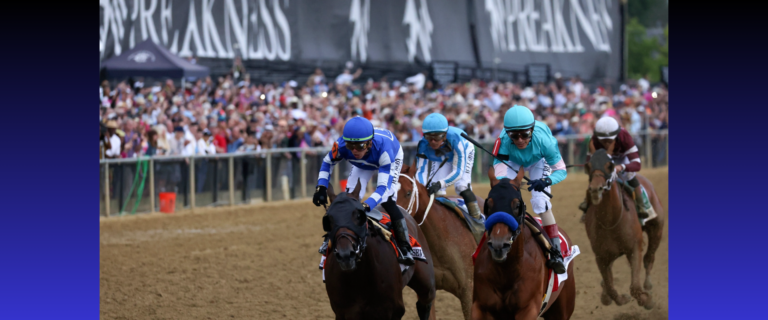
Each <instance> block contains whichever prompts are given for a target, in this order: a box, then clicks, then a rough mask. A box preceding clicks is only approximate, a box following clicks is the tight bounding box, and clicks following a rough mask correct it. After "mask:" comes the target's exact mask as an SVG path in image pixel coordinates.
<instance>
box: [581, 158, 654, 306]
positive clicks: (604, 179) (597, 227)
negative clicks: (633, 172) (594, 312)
mask: <svg viewBox="0 0 768 320" xmlns="http://www.w3.org/2000/svg"><path fill="white" fill-rule="evenodd" d="M585 167H586V170H587V172H589V190H587V201H589V202H590V203H589V208H588V209H587V212H586V216H585V218H584V225H585V227H586V229H587V236H589V242H590V243H591V244H592V251H594V253H595V261H596V262H597V267H598V268H599V269H600V274H601V275H602V277H603V281H602V287H603V293H602V295H601V297H600V301H601V302H602V303H603V304H604V305H610V304H611V301H614V302H616V304H617V305H623V304H625V303H627V302H629V300H630V297H629V296H628V295H626V294H623V295H619V294H618V293H617V292H616V289H615V288H614V287H613V272H612V270H611V268H612V266H613V261H615V260H616V259H617V258H619V257H621V256H622V255H627V259H628V260H629V266H630V268H631V269H632V284H631V285H630V289H629V290H630V293H631V294H632V297H634V298H635V299H637V304H638V305H640V306H643V307H645V308H646V309H649V310H650V309H652V308H653V299H652V297H651V295H650V293H649V292H646V290H648V291H650V290H651V288H652V287H653V286H652V284H651V269H652V268H653V262H654V260H655V259H656V257H655V255H656V249H658V248H659V243H661V235H662V232H663V230H664V221H665V218H666V215H665V213H664V211H663V209H662V207H661V202H659V197H658V196H657V195H656V191H655V190H654V189H653V185H651V183H650V182H649V181H648V179H646V178H645V177H643V176H641V175H639V174H638V175H637V176H636V177H637V180H638V181H639V182H640V183H641V184H642V185H643V187H645V191H646V192H647V193H648V200H650V202H651V204H652V205H653V209H654V210H655V211H656V214H657V215H658V216H657V217H656V218H654V219H653V220H650V221H648V222H646V224H645V226H644V227H642V226H641V225H640V221H639V220H638V217H637V211H636V209H635V204H634V201H633V200H632V198H631V196H630V195H628V194H627V193H626V192H622V190H621V189H622V186H621V185H620V184H619V183H618V182H617V181H616V179H615V178H612V177H614V174H613V172H614V164H613V162H612V161H611V158H610V156H609V155H608V153H606V152H605V149H600V150H597V151H596V152H595V153H594V155H592V158H591V159H590V160H589V163H587V164H586V165H585ZM622 200H623V201H622ZM643 232H646V233H647V234H648V250H647V251H646V253H645V257H644V258H643V262H644V264H645V285H644V287H641V286H640V272H641V271H642V269H641V268H640V255H641V254H642V250H643ZM643 288H645V290H643Z"/></svg>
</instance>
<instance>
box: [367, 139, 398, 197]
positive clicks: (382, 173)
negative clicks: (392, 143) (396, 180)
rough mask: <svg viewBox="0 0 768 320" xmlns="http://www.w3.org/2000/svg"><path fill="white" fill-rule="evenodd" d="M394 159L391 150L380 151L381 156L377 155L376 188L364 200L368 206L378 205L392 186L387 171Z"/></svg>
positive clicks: (390, 168)
mask: <svg viewBox="0 0 768 320" xmlns="http://www.w3.org/2000/svg"><path fill="white" fill-rule="evenodd" d="M394 159H395V156H394V155H393V154H392V152H389V151H387V152H382V153H381V157H379V175H378V177H377V181H376V190H375V191H374V192H373V194H371V196H370V197H368V199H367V200H365V203H367V204H368V207H370V208H375V207H376V206H377V205H379V203H380V202H381V198H383V197H384V193H385V192H387V190H389V188H391V187H392V178H391V176H390V174H389V172H390V170H392V160H394Z"/></svg>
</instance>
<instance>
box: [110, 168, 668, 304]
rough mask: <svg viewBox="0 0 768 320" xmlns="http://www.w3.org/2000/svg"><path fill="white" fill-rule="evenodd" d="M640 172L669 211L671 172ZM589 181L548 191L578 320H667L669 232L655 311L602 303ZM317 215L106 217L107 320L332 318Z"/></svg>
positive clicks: (259, 210) (276, 207)
mask: <svg viewBox="0 0 768 320" xmlns="http://www.w3.org/2000/svg"><path fill="white" fill-rule="evenodd" d="M642 173H643V175H645V176H646V177H647V178H648V179H649V180H650V181H651V182H652V183H653V184H654V187H655V188H656V192H657V193H658V195H659V197H660V199H661V202H662V205H663V207H664V209H665V211H666V210H667V203H668V185H667V176H668V174H667V169H666V168H661V169H644V170H643V171H642ZM587 183H588V182H587V176H586V175H584V174H581V173H573V174H570V175H569V176H568V179H567V180H566V181H564V182H563V183H561V184H558V185H556V186H554V187H553V191H552V193H553V194H554V195H555V198H554V199H553V208H554V212H555V217H556V218H557V221H558V225H559V226H560V228H562V229H565V230H566V231H567V232H568V234H569V235H570V237H571V239H572V240H573V243H574V244H575V245H578V246H579V248H580V249H581V254H580V255H579V256H578V257H576V259H575V260H574V262H573V263H574V264H575V265H574V267H575V269H574V271H575V277H576V286H577V288H576V293H577V296H576V310H575V311H574V314H573V317H572V319H666V318H667V310H668V283H669V281H668V280H669V278H668V266H669V264H668V261H669V260H668V232H667V230H666V228H667V227H665V230H664V238H663V240H662V243H661V247H660V248H659V250H658V252H657V254H656V265H655V268H654V270H653V273H652V279H653V280H652V281H653V284H654V288H653V291H652V294H653V296H654V300H655V302H656V307H655V308H654V309H653V310H645V309H643V308H642V307H639V306H637V302H636V301H634V299H633V301H631V302H630V303H628V304H626V305H624V306H621V307H619V306H616V305H615V304H612V305H610V306H603V305H602V304H601V303H600V293H601V288H600V280H601V278H600V274H599V272H598V270H597V265H596V264H595V258H594V254H593V253H592V250H591V248H590V244H589V239H588V238H587V235H586V231H585V229H584V225H583V224H581V223H579V218H580V216H581V212H580V211H579V210H578V208H577V206H578V204H579V203H580V202H581V201H582V198H583V195H584V190H585V188H586V186H587ZM474 188H475V190H476V192H477V194H478V195H481V196H483V197H485V196H486V195H487V194H488V191H489V186H487V185H477V186H474ZM523 194H524V196H530V193H528V192H524V193H523ZM526 200H527V199H526ZM526 202H527V201H526ZM321 215H322V209H318V208H317V207H315V206H314V205H312V204H311V203H310V201H309V200H307V201H297V202H283V203H272V204H265V205H261V206H258V207H256V206H250V207H240V208H235V209H227V208H215V209H198V210H196V212H195V213H177V214H172V215H166V214H159V213H158V214H151V215H142V216H134V217H120V218H104V219H102V220H101V227H100V229H101V230H100V235H101V236H100V251H101V256H100V270H101V274H100V287H101V289H100V290H101V294H100V297H101V310H100V313H101V318H102V319H333V318H334V314H333V311H332V310H331V307H330V304H329V302H328V296H327V294H326V292H325V285H324V284H323V281H322V276H321V273H320V272H321V271H320V270H319V269H318V268H317V266H318V263H319V262H320V254H318V253H317V248H318V247H319V245H320V243H321V241H322V239H321V237H320V236H321V235H322V226H321V222H320V217H321ZM646 243H647V241H646ZM643 274H644V272H643ZM614 279H615V282H616V289H617V290H618V291H619V293H620V294H621V293H627V294H628V293H629V284H630V269H629V264H628V263H627V260H626V259H625V258H623V257H622V258H619V259H618V260H616V263H615V264H614ZM404 296H405V301H406V313H405V317H404V318H405V319H417V316H416V310H415V309H416V308H415V303H416V294H415V293H414V292H413V291H412V290H411V289H410V288H407V287H406V289H404ZM436 313H437V318H438V319H461V318H462V316H461V307H460V305H459V300H458V299H457V298H455V297H454V296H452V295H450V294H449V293H447V292H445V291H438V292H437V299H436Z"/></svg>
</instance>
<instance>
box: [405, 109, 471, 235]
mask: <svg viewBox="0 0 768 320" xmlns="http://www.w3.org/2000/svg"><path fill="white" fill-rule="evenodd" d="M421 130H422V132H424V138H422V139H421V140H420V141H419V145H418V148H417V150H418V151H417V154H416V158H417V162H416V168H417V170H416V179H417V180H418V181H419V182H420V183H421V184H422V185H425V186H426V187H427V194H428V195H432V194H435V193H437V194H439V195H445V189H446V188H448V187H450V186H451V185H453V186H454V189H455V190H456V194H458V195H460V196H461V197H462V198H464V203H466V205H467V211H469V215H471V216H472V217H473V218H475V219H479V218H480V207H479V206H478V205H477V198H476V197H475V194H474V193H472V186H471V184H470V183H471V182H472V166H473V164H474V162H475V147H474V146H473V145H472V144H471V143H469V141H467V140H466V139H464V138H463V137H462V136H461V134H462V133H464V131H463V130H461V129H459V128H456V127H453V126H449V125H448V119H446V118H445V116H443V115H442V114H440V113H432V114H430V115H428V116H427V117H426V118H424V122H423V124H422V126H421ZM443 162H444V164H443V165H442V166H441V165H440V163H443ZM430 168H432V170H434V173H431V172H432V170H430ZM430 175H431V179H432V182H431V184H430V185H428V186H427V182H428V181H427V180H428V179H430ZM481 236H482V234H481ZM478 240H479V239H478Z"/></svg>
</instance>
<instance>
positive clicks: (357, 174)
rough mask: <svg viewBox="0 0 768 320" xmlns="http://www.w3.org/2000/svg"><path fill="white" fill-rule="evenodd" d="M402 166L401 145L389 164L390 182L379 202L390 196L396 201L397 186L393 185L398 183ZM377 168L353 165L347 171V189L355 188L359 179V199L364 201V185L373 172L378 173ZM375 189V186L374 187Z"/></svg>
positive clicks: (380, 182) (382, 183) (378, 183)
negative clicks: (361, 167) (371, 168)
mask: <svg viewBox="0 0 768 320" xmlns="http://www.w3.org/2000/svg"><path fill="white" fill-rule="evenodd" d="M402 168H403V148H402V147H401V148H400V150H399V151H398V152H397V155H396V156H395V160H394V161H392V163H391V165H390V170H389V179H391V180H392V184H391V185H390V187H389V188H388V189H387V191H384V194H383V195H382V197H381V201H379V203H382V202H384V201H387V200H388V199H389V197H390V196H391V197H392V201H397V192H396V191H395V190H397V188H395V185H396V184H398V183H399V182H398V179H399V178H400V170H401V169H402ZM378 173H379V171H378V170H365V169H360V168H358V167H355V166H353V167H352V171H351V172H350V173H349V178H348V179H347V190H349V191H352V190H355V187H357V180H358V179H360V184H362V187H361V188H360V194H359V199H360V200H361V201H364V200H365V198H363V196H365V186H367V185H368V181H369V180H371V177H372V176H373V175H374V174H378ZM376 185H377V186H378V185H385V186H386V185H387V184H386V181H377V182H376ZM374 189H375V188H374Z"/></svg>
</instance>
